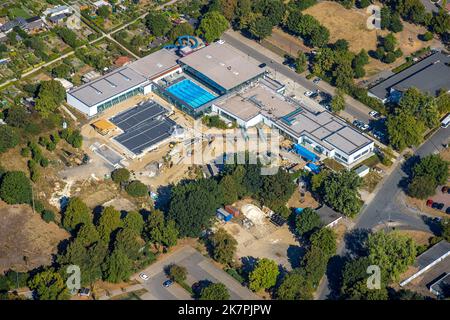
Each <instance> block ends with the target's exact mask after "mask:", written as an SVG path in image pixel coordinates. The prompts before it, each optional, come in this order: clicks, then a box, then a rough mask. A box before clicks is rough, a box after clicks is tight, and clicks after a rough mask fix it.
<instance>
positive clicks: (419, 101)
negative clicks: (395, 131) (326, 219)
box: [395, 87, 439, 129]
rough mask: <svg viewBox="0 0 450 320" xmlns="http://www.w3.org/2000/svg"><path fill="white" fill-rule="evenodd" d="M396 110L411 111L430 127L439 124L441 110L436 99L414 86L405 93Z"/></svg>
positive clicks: (397, 111)
mask: <svg viewBox="0 0 450 320" xmlns="http://www.w3.org/2000/svg"><path fill="white" fill-rule="evenodd" d="M395 112H396V113H400V112H409V113H411V114H412V115H414V116H415V117H416V118H417V119H420V120H421V121H423V122H424V124H425V125H426V126H427V127H428V128H430V129H431V128H434V127H436V126H437V125H438V124H439V112H438V108H437V104H436V99H434V98H433V97H431V96H430V95H428V94H423V93H422V92H420V90H418V89H416V88H414V87H413V88H409V89H408V90H406V91H405V92H404V93H403V95H402V98H401V99H400V101H399V103H398V107H397V108H396V110H395Z"/></svg>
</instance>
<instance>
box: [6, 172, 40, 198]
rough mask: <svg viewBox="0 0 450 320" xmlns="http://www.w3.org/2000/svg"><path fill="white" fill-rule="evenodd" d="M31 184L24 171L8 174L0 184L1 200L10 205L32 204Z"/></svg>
mask: <svg viewBox="0 0 450 320" xmlns="http://www.w3.org/2000/svg"><path fill="white" fill-rule="evenodd" d="M31 192H32V191H31V184H30V180H29V179H28V178H27V176H26V175H25V173H23V172H22V171H10V172H7V173H6V174H5V175H4V176H3V178H2V182H1V184H0V198H2V200H3V201H5V202H6V203H8V204H20V203H30V202H31Z"/></svg>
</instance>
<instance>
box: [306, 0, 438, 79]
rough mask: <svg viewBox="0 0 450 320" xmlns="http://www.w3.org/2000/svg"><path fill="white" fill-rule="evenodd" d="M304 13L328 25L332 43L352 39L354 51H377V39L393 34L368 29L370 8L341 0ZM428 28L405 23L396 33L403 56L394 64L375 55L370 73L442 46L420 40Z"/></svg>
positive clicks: (322, 3)
mask: <svg viewBox="0 0 450 320" xmlns="http://www.w3.org/2000/svg"><path fill="white" fill-rule="evenodd" d="M303 13H305V14H309V15H312V16H313V17H315V18H316V19H317V20H319V21H320V23H321V24H322V25H324V26H325V27H327V28H328V30H329V31H330V42H335V41H336V40H338V39H345V40H347V41H348V42H349V44H350V50H351V51H353V52H359V51H360V50H361V49H365V50H366V51H369V50H375V49H376V47H377V43H378V40H377V38H378V37H379V36H386V35H387V34H388V33H389V31H387V30H368V29H367V26H366V22H367V19H368V17H369V16H370V14H369V13H367V12H366V9H350V10H349V9H345V8H344V7H343V6H341V5H340V4H339V3H337V2H329V1H323V2H320V3H318V4H316V5H314V6H312V7H310V8H308V9H306V10H305V11H303ZM425 31H426V29H425V28H424V27H420V26H416V25H413V24H410V23H406V22H403V31H402V32H399V33H396V34H395V37H396V38H397V40H398V44H399V47H400V49H401V50H402V51H403V57H402V58H400V59H397V61H395V62H394V63H393V64H391V65H387V64H385V63H383V62H381V61H379V60H376V59H372V58H371V59H370V63H369V65H367V66H366V72H367V76H368V77H370V76H372V75H374V74H376V73H378V72H380V71H382V70H386V69H387V68H392V67H396V66H398V65H400V64H402V63H403V62H404V61H405V59H404V58H405V57H406V56H408V55H410V54H411V53H413V52H415V51H417V50H419V49H422V48H424V47H427V46H431V47H442V44H441V43H440V42H439V41H437V40H432V41H428V42H423V41H421V40H419V39H418V35H420V34H422V33H424V32H425Z"/></svg>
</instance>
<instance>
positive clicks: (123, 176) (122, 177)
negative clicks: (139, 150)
mask: <svg viewBox="0 0 450 320" xmlns="http://www.w3.org/2000/svg"><path fill="white" fill-rule="evenodd" d="M111 179H112V180H113V181H114V182H115V183H122V182H126V181H128V180H130V171H128V170H127V169H125V168H119V169H116V170H114V171H113V172H111Z"/></svg>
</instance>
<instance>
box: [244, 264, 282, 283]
mask: <svg viewBox="0 0 450 320" xmlns="http://www.w3.org/2000/svg"><path fill="white" fill-rule="evenodd" d="M279 273H280V271H279V270H278V265H277V264H276V262H275V261H273V260H270V259H267V258H262V259H260V260H258V262H257V264H256V266H255V269H254V270H253V271H252V272H251V273H250V274H249V277H248V278H249V281H250V283H249V288H250V289H251V290H253V291H259V290H261V289H269V288H271V287H273V286H274V285H275V283H276V282H277V277H278V275H279Z"/></svg>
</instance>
